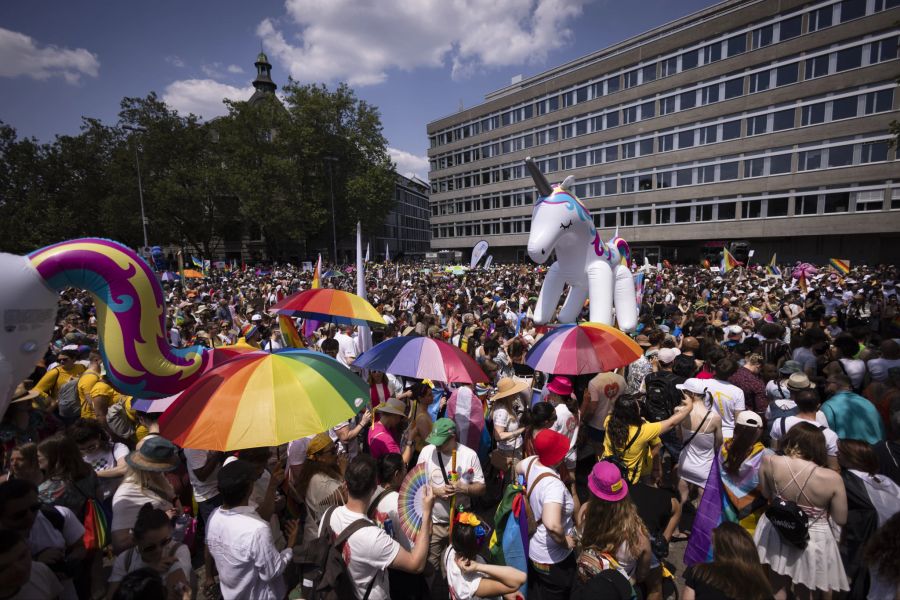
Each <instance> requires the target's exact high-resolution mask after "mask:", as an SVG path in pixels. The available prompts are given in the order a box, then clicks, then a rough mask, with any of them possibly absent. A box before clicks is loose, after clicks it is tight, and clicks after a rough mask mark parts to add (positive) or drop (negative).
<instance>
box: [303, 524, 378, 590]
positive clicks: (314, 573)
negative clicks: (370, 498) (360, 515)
mask: <svg viewBox="0 0 900 600" xmlns="http://www.w3.org/2000/svg"><path fill="white" fill-rule="evenodd" d="M334 509H335V507H333V506H332V507H331V508H329V509H328V510H327V511H325V514H324V515H323V516H322V528H321V533H320V535H319V536H318V537H316V538H315V539H312V540H309V541H307V542H304V543H303V544H301V545H300V546H298V547H297V548H295V550H294V562H295V563H298V564H299V565H300V566H301V568H302V569H303V579H304V580H308V581H311V582H312V589H309V590H307V591H308V594H309V595H307V596H305V597H306V598H309V599H310V600H344V599H345V598H355V597H356V595H355V594H356V592H355V590H356V585H355V584H354V583H353V578H352V577H351V576H350V573H349V572H348V570H347V563H345V562H344V555H343V549H344V544H345V543H347V540H348V539H350V536H351V535H353V534H354V533H356V532H357V531H359V530H360V529H362V528H363V527H376V525H375V524H374V523H372V522H371V521H369V520H368V519H357V520H356V521H353V522H352V523H350V525H348V526H347V527H345V528H344V530H343V531H342V532H341V534H340V535H339V536H337V538H336V539H334V540H333V541H332V536H333V535H334V531H332V529H331V513H333V512H334ZM379 575H380V573H375V575H374V576H373V577H372V581H370V582H369V585H368V586H367V587H366V593H365V595H364V596H363V598H362V600H368V598H369V594H370V593H371V592H372V586H374V585H375V579H376V578H377V577H378V576H379ZM304 587H306V586H305V585H304Z"/></svg>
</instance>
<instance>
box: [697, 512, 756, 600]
mask: <svg viewBox="0 0 900 600" xmlns="http://www.w3.org/2000/svg"><path fill="white" fill-rule="evenodd" d="M712 544H713V560H712V562H710V563H702V564H698V565H694V566H691V567H688V568H687V570H686V571H685V573H684V580H685V588H684V592H683V594H682V600H704V599H714V598H744V599H746V600H769V599H770V598H771V597H772V586H771V585H769V581H768V579H767V578H766V571H765V569H763V566H762V565H761V564H760V562H759V555H758V554H757V551H756V545H755V544H754V543H753V538H752V537H750V534H749V533H747V530H746V529H744V528H743V527H741V526H740V525H738V524H737V523H732V522H730V521H725V522H723V523H721V524H720V525H719V526H718V527H716V528H715V529H714V530H713V532H712Z"/></svg>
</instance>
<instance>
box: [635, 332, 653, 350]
mask: <svg viewBox="0 0 900 600" xmlns="http://www.w3.org/2000/svg"><path fill="white" fill-rule="evenodd" d="M634 341H635V342H637V345H638V346H640V347H642V348H649V347H650V338H648V337H647V336H646V335H644V334H643V333H642V334H641V335H639V336H637V337H636V338H634Z"/></svg>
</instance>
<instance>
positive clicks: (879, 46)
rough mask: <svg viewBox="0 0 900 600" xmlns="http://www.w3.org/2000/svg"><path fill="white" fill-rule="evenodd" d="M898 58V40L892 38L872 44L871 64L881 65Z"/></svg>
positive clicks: (870, 52)
mask: <svg viewBox="0 0 900 600" xmlns="http://www.w3.org/2000/svg"><path fill="white" fill-rule="evenodd" d="M894 58H897V38H896V37H891V38H888V39H886V40H881V41H879V42H872V45H871V47H870V51H869V62H870V63H873V64H874V63H880V62H884V61H886V60H891V59H894Z"/></svg>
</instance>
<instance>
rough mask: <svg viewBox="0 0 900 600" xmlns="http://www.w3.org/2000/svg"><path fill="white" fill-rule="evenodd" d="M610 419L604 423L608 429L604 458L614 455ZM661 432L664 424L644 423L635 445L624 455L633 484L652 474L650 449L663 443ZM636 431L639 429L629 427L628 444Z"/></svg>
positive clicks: (604, 442)
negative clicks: (610, 437) (660, 437)
mask: <svg viewBox="0 0 900 600" xmlns="http://www.w3.org/2000/svg"><path fill="white" fill-rule="evenodd" d="M609 419H610V417H606V420H605V421H604V422H603V426H604V429H606V439H605V440H603V457H604V458H605V457H607V456H612V454H613V451H612V446H611V444H610V439H609ZM661 430H662V423H648V422H647V421H644V423H643V425H641V431H640V433H638V435H637V437H636V438H634V443H633V444H631V446H630V447H629V448H628V449H627V450H626V451H625V453H624V454H623V455H622V462H624V463H625V466H626V467H628V473H629V475H630V477H629V481H631V483H634V482H636V481H638V480H639V479H640V478H641V477H643V476H644V475H649V474H650V471H651V469H652V467H653V457H652V456H651V454H650V449H651V448H652V447H653V446H656V445H658V444H661V443H662V442H661V441H660V439H659V434H660V431H661ZM636 431H637V427H635V426H634V425H631V426H629V427H628V438H627V439H626V440H625V443H626V444H627V443H628V442H630V441H631V438H632V437H634V434H635V432H636Z"/></svg>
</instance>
